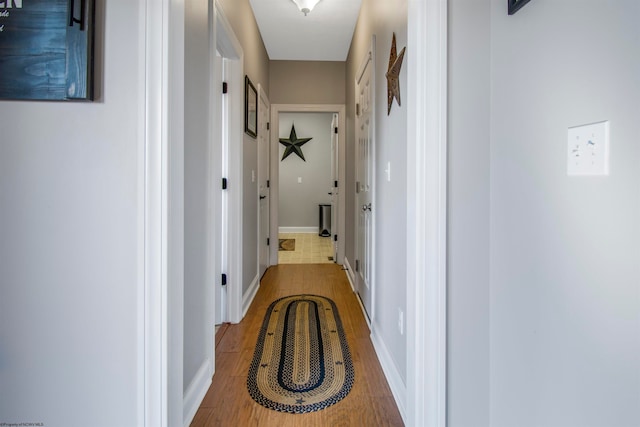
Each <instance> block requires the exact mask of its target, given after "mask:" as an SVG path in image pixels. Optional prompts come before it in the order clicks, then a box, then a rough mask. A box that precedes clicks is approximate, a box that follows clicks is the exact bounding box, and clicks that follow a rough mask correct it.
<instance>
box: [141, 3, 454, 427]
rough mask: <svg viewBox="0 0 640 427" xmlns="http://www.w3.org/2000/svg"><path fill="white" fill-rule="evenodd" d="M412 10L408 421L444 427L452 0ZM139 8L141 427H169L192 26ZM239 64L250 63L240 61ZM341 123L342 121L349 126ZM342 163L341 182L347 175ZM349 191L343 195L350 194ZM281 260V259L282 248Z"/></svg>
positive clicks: (165, 6)
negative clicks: (177, 177)
mask: <svg viewBox="0 0 640 427" xmlns="http://www.w3.org/2000/svg"><path fill="white" fill-rule="evenodd" d="M213 2H214V0H212V3H213ZM408 4H409V21H408V46H412V47H413V49H414V50H413V60H412V61H410V63H408V64H407V67H408V73H407V74H408V91H409V92H410V93H412V94H414V96H413V97H409V99H408V107H407V109H408V112H409V113H408V114H409V118H408V171H407V175H408V182H407V184H408V195H409V198H410V199H412V200H413V202H414V204H415V209H413V210H411V211H410V212H409V213H408V215H409V218H408V221H407V225H408V227H407V249H408V250H407V254H408V260H407V281H408V292H407V298H408V300H407V341H408V342H411V343H413V348H410V349H408V351H407V370H408V371H409V372H412V375H410V376H409V377H408V384H407V396H408V401H407V412H408V418H407V419H406V420H405V423H406V424H407V425H416V426H417V425H424V426H433V427H444V426H445V425H446V212H447V211H446V170H447V163H446V109H447V95H446V88H447V0H439V1H433V2H432V1H429V2H423V1H419V0H409V2H408ZM140 7H141V11H142V13H141V19H140V27H139V28H140V38H139V40H140V49H141V51H142V52H144V55H141V57H140V63H141V67H140V76H139V78H140V79H141V81H143V82H144V83H143V85H142V89H141V91H140V97H141V98H142V99H144V101H145V102H144V106H142V107H141V108H140V116H141V117H142V118H143V119H142V120H141V123H143V126H141V129H140V142H141V147H140V152H141V156H140V168H139V170H140V187H141V188H142V189H143V191H141V192H140V193H141V196H140V200H139V203H140V205H141V215H140V219H139V220H140V223H141V224H142V226H141V229H142V230H143V232H141V236H140V240H141V244H140V252H139V253H140V259H141V261H140V265H139V270H140V278H141V279H140V284H141V286H140V288H139V295H140V300H139V301H140V303H139V304H138V311H139V313H143V314H141V316H140V322H139V325H138V326H139V336H140V337H141V339H140V340H139V343H140V345H139V350H140V351H139V354H140V356H139V367H140V369H139V370H138V383H139V388H138V396H140V399H139V402H138V423H137V424H138V425H141V426H142V425H144V426H145V427H151V426H154V427H155V426H158V427H166V426H167V425H169V424H171V425H174V423H173V422H171V421H170V420H175V418H174V417H173V416H170V415H169V414H170V413H171V412H172V411H174V410H176V408H181V406H182V402H181V401H180V399H178V400H176V397H178V396H179V394H181V393H182V387H181V384H178V382H179V381H172V380H171V378H172V377H177V376H180V375H181V372H182V364H181V360H176V358H175V357H173V356H175V355H176V351H181V348H180V347H177V346H175V344H176V341H179V340H176V339H175V338H176V337H175V335H177V334H180V326H181V324H175V319H176V317H175V316H176V314H179V313H176V311H175V306H177V305H181V304H182V301H181V300H180V298H179V297H176V296H175V292H174V290H170V289H169V288H170V287H171V288H172V289H175V288H176V287H179V286H176V284H175V283H173V278H172V276H171V275H170V271H169V270H170V269H171V265H172V263H173V262H174V261H172V259H171V258H172V257H174V256H175V252H174V253H169V251H168V247H169V246H170V245H171V243H172V242H171V241H170V240H171V239H170V238H169V235H170V233H171V228H172V227H173V225H172V224H171V223H170V220H169V219H168V217H169V215H168V214H169V211H170V210H171V209H174V208H176V207H177V206H176V205H175V204H174V202H175V200H174V197H175V195H174V194H172V193H170V192H169V190H168V185H167V184H168V181H169V179H170V176H169V175H170V173H169V165H168V162H169V157H170V156H169V153H170V152H171V149H172V147H174V146H175V144H176V143H180V138H181V137H180V135H181V132H182V131H183V127H181V124H182V119H181V118H180V117H181V115H180V114H177V113H176V114H172V113H175V112H176V111H179V109H180V107H181V105H180V104H179V103H178V105H175V104H172V103H173V101H176V98H175V97H173V96H171V95H172V94H176V93H178V92H179V86H180V85H181V84H183V80H182V79H183V75H182V74H181V73H180V68H181V67H183V65H184V62H183V61H182V62H181V61H180V60H179V59H180V57H181V55H182V54H183V52H184V39H183V38H180V34H181V33H182V34H183V33H184V32H183V31H182V28H181V27H180V26H181V25H182V24H181V23H184V16H183V12H184V11H183V10H181V8H183V7H184V6H183V4H182V3H180V2H174V1H171V0H161V1H159V2H150V1H148V0H140ZM216 9H217V4H216ZM174 36H175V37H174ZM425 41H426V42H425ZM240 52H241V51H240ZM239 59H240V61H239V62H240V64H242V55H240V58H239ZM169 71H171V72H169ZM240 74H242V72H241V73H240ZM239 88H240V89H242V86H241V85H240V86H239ZM176 91H178V92H176ZM178 98H179V96H178ZM178 101H179V99H178ZM285 111H287V110H285ZM276 117H277V114H276ZM241 118H242V117H240V121H239V126H238V128H240V129H241V128H242V121H241ZM272 123H273V108H272ZM343 126H344V115H342V117H341V128H343ZM275 134H276V135H277V132H275ZM341 140H344V138H342V137H341ZM142 153H144V154H143V155H142ZM342 158H343V159H344V157H342ZM276 159H277V154H276ZM273 160H274V159H273V158H272V162H273ZM343 165H344V163H342V165H341V174H340V176H341V178H343V177H344V171H343V170H342V167H343ZM275 176H277V174H275ZM341 183H342V181H341ZM344 193H345V191H342V195H343V196H344ZM273 205H274V204H272V206H273ZM342 206H344V204H342ZM272 212H273V211H272ZM276 213H277V208H276ZM272 217H273V215H272ZM276 218H277V216H276ZM276 221H277V220H276ZM343 223H344V222H343ZM272 229H273V220H272ZM275 229H276V230H277V222H276V228H275ZM343 235H344V233H343V232H341V236H343ZM272 250H273V248H272ZM273 253H274V252H272V256H273ZM275 256H276V262H277V251H275ZM427 266H429V269H427ZM169 314H171V316H170V315H169ZM171 319H173V321H172V322H171V324H170V323H169V321H170V320H171ZM178 392H179V393H178ZM175 425H178V424H175Z"/></svg>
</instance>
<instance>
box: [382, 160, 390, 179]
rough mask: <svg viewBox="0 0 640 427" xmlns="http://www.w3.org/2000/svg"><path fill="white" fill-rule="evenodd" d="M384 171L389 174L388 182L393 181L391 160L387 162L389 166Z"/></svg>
mask: <svg viewBox="0 0 640 427" xmlns="http://www.w3.org/2000/svg"><path fill="white" fill-rule="evenodd" d="M384 172H385V173H386V174H387V182H391V162H387V168H386V169H385V170H384Z"/></svg>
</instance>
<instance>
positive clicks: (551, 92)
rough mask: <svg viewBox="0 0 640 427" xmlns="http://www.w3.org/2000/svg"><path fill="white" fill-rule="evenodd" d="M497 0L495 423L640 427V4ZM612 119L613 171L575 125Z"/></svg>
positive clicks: (494, 82) (493, 162) (630, 1)
mask: <svg viewBox="0 0 640 427" xmlns="http://www.w3.org/2000/svg"><path fill="white" fill-rule="evenodd" d="M504 3H505V2H504V1H502V0H492V2H491V6H492V7H491V150H490V159H489V161H490V165H491V198H490V200H491V205H490V209H491V224H490V227H491V228H490V230H491V234H490V236H491V247H490V249H491V290H490V303H491V349H490V354H491V423H492V425H495V426H513V425H519V426H523V427H526V426H540V425H544V426H565V427H566V426H581V427H586V426H632V425H636V426H637V425H640V398H639V397H640V371H639V370H638V367H639V366H640V299H639V291H640V288H639V287H640V222H639V221H638V219H639V218H640V168H638V165H639V164H640V144H639V138H640V120H639V118H640V55H638V52H640V26H638V22H637V21H638V17H639V16H640V3H639V2H637V1H635V0H623V1H616V2H610V1H603V0H567V1H564V2H557V1H544V0H539V1H532V2H530V3H529V4H528V5H527V6H525V7H524V8H523V9H521V10H520V12H518V13H517V14H516V15H514V16H512V17H508V16H507V14H506V12H505V5H504ZM600 120H610V123H611V162H610V176H608V177H582V178H581V177H568V176H567V174H566V163H567V159H566V151H567V150H566V147H567V128H569V127H571V126H575V125H580V124H587V123H592V122H595V121H600Z"/></svg>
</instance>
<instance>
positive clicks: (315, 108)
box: [270, 104, 346, 265]
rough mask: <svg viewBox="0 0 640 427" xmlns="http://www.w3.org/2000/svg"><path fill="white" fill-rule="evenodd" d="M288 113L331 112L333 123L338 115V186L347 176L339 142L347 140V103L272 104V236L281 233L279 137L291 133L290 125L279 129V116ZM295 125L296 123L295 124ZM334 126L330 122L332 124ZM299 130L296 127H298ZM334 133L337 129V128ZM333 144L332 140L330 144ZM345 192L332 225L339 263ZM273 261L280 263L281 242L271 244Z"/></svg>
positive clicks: (328, 190)
mask: <svg viewBox="0 0 640 427" xmlns="http://www.w3.org/2000/svg"><path fill="white" fill-rule="evenodd" d="M281 113H282V114H285V113H330V114H329V115H328V117H329V123H331V121H332V119H333V115H334V114H335V115H337V124H338V126H337V137H336V146H337V147H338V153H337V155H336V157H337V163H338V164H337V167H336V169H337V172H336V173H337V179H335V180H334V181H337V182H335V184H337V186H338V187H340V185H341V183H342V185H344V177H345V156H346V154H345V147H344V144H340V143H339V142H340V141H344V140H345V115H346V110H345V106H344V105H339V104H327V105H324V104H316V105H305V104H273V105H272V106H271V124H272V129H271V181H272V182H271V198H272V200H273V201H274V203H271V212H270V222H271V223H270V234H271V236H274V239H275V236H278V232H279V226H280V223H279V215H280V206H279V204H278V203H275V201H276V200H279V199H280V176H279V174H280V163H281V158H282V154H281V152H280V146H281V144H280V143H279V136H280V135H281V134H287V135H288V136H289V135H290V133H291V128H289V129H286V130H287V132H285V130H284V129H283V130H281V129H280V120H279V119H280V115H281ZM292 124H293V123H292ZM329 126H331V125H329ZM328 130H329V132H330V131H331V128H330V127H329V129H328ZM296 131H297V129H296ZM334 132H335V129H334ZM296 136H297V137H299V138H303V137H313V135H302V134H299V133H297V135H296ZM329 136H330V133H329ZM330 144H331V143H330V142H329V145H330ZM302 151H303V153H304V151H305V150H304V147H303V150H302ZM292 156H296V155H295V154H293V155H290V156H289V157H292ZM330 159H331V157H329V165H328V166H327V183H326V185H325V186H324V188H325V190H324V192H325V193H327V194H326V196H327V199H328V203H330V204H331V197H330V195H329V194H328V193H331V192H332V191H333V186H334V183H331V182H330V181H331V176H330V172H331V166H330V161H331V160H330ZM288 160H290V159H289V158H287V159H286V161H288ZM294 179H295V185H297V181H298V176H297V175H296V176H295V177H294ZM303 182H304V177H303ZM344 194H345V192H344V191H338V194H337V197H336V198H335V205H336V206H335V212H336V215H335V216H336V218H335V222H337V224H332V227H331V228H332V230H331V237H330V239H332V240H333V241H335V242H336V246H337V251H336V253H337V255H334V256H335V258H334V260H333V261H334V262H336V263H338V264H342V263H343V262H344V235H345V230H344V218H345V198H344V197H345V196H344ZM319 204H320V203H318V204H317V205H316V206H315V208H314V209H316V212H317V210H318V209H319V207H318V205H319ZM314 218H315V221H316V222H315V224H314V225H315V226H314V231H315V232H316V234H318V231H319V230H318V223H317V221H318V213H316V214H315V215H314ZM309 231H311V228H309ZM270 262H271V265H277V264H278V245H271V246H270Z"/></svg>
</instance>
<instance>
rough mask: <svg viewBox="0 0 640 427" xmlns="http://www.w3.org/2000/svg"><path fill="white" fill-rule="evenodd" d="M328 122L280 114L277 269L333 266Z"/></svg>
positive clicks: (324, 116)
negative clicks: (285, 265) (287, 265)
mask: <svg viewBox="0 0 640 427" xmlns="http://www.w3.org/2000/svg"><path fill="white" fill-rule="evenodd" d="M332 122H333V113H324V112H293V113H280V116H279V120H278V125H279V130H280V135H279V141H280V144H279V147H278V157H279V159H280V160H279V164H280V168H279V173H278V177H279V180H278V182H279V185H278V189H279V198H278V200H277V201H274V202H276V203H278V205H279V218H278V225H279V227H278V240H279V247H278V264H325V263H333V262H334V259H335V258H334V254H333V244H332V242H333V235H334V233H333V232H334V231H336V230H337V225H338V224H337V222H336V221H333V222H332V221H331V216H332V212H333V209H332V203H331V202H332V189H333V188H332V186H333V185H332V183H331V180H332V176H331V166H332V145H331V143H332V139H333V138H332V134H333V129H332V127H331V126H332ZM335 234H337V231H336V233H335Z"/></svg>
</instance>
